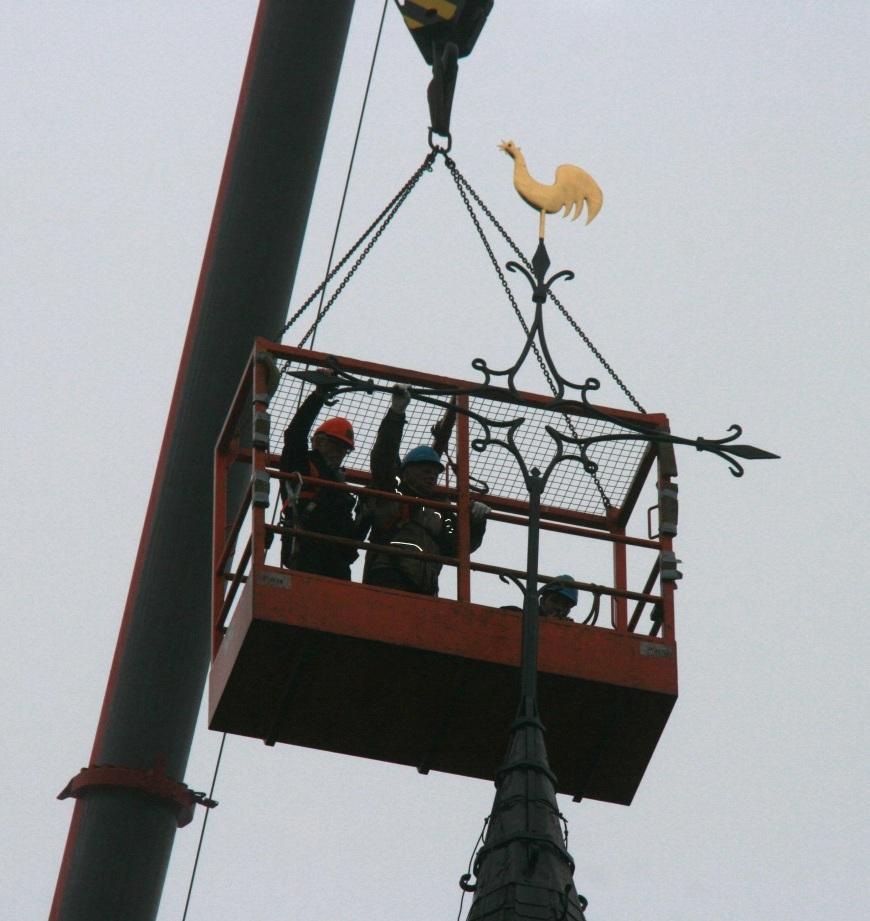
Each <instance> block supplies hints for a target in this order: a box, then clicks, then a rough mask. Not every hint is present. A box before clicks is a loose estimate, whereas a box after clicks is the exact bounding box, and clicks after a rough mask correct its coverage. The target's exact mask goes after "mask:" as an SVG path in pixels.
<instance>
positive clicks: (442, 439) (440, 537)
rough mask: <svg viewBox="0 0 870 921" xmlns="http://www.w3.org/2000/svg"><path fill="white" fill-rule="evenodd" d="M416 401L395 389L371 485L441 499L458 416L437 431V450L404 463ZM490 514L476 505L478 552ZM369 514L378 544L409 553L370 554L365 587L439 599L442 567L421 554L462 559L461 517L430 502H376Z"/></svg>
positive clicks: (415, 453) (418, 450)
mask: <svg viewBox="0 0 870 921" xmlns="http://www.w3.org/2000/svg"><path fill="white" fill-rule="evenodd" d="M410 401H411V396H410V393H409V391H408V387H407V386H405V385H400V384H397V385H396V386H395V387H393V393H392V397H391V400H390V407H389V409H388V410H387V412H386V415H385V416H384V418H383V419H382V420H381V424H380V427H379V428H378V434H377V437H376V439H375V444H374V447H373V448H372V452H371V457H370V461H371V472H372V480H371V485H372V487H373V488H375V489H379V490H383V491H388V492H398V493H401V494H402V495H405V496H417V497H418V498H420V499H432V498H434V496H435V494H436V488H437V486H438V478H439V477H440V476H441V474H442V473H443V472H444V464H443V462H442V460H441V451H444V450H446V448H447V443H448V441H449V440H450V429H451V428H452V425H453V417H452V414H451V413H450V412H448V413H446V414H445V417H444V418H442V420H441V421H440V422H439V423H438V425H436V426H435V428H434V430H433V435H434V446H429V445H418V446H417V447H415V448H412V449H411V450H410V451H408V452H407V453H406V454H405V455H404V456H403V457H402V458H401V460H400V457H399V447H400V445H401V442H402V432H403V430H404V428H405V421H406V418H405V410H406V409H407V408H408V404H409V403H410ZM488 514H489V508H488V507H487V506H486V505H484V504H483V503H482V502H473V503H472V504H471V521H470V527H469V531H470V537H471V549H472V550H476V549H477V548H478V547H479V546H480V544H481V542H482V540H483V533H484V531H485V529H486V518H487V515H488ZM368 515H369V519H370V521H371V526H372V532H371V537H370V540H371V541H372V543H375V544H382V545H384V546H392V547H395V548H397V549H401V550H403V551H406V552H405V553H404V554H401V555H400V554H395V553H383V552H379V551H378V550H376V549H372V550H369V551H368V552H367V553H366V562H365V569H364V571H363V582H365V583H367V584H368V585H379V586H381V587H383V588H398V589H402V590H404V591H408V592H416V593H417V594H420V595H437V594H438V577H439V575H440V573H441V563H438V562H437V561H435V560H425V559H420V558H419V556H417V555H416V554H419V553H432V554H437V555H438V556H455V555H456V540H457V527H456V515H455V513H454V512H452V511H445V510H443V509H435V508H431V507H429V506H428V505H425V504H424V503H420V504H416V503H414V504H412V503H408V502H395V501H392V500H390V499H383V498H375V499H372V500H370V501H369V503H368Z"/></svg>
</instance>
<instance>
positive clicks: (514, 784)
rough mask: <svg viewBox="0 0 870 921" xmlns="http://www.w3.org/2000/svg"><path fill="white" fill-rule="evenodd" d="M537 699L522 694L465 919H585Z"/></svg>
mask: <svg viewBox="0 0 870 921" xmlns="http://www.w3.org/2000/svg"><path fill="white" fill-rule="evenodd" d="M554 782H555V776H554V775H553V772H552V771H551V770H550V765H549V763H548V761H547V749H546V745H545V743H544V726H543V724H542V723H541V721H540V719H539V718H538V713H537V705H536V702H535V699H534V696H524V697H523V700H522V702H521V704H520V711H519V713H518V715H517V719H516V720H515V721H514V723H513V726H512V727H511V733H510V738H509V741H508V749H507V755H506V757H505V761H504V764H503V765H502V767H501V768H500V769H499V772H498V774H497V776H496V782H495V783H496V794H495V801H494V803H493V807H492V812H491V814H490V819H489V824H488V828H487V833H486V838H485V840H484V844H483V847H481V849H480V851H478V854H477V857H476V859H475V862H474V875H475V876H476V877H477V882H476V884H475V886H474V899H473V901H472V903H471V908H470V909H469V912H468V918H467V921H515V919H516V921H519V919H534V921H585V915H584V914H583V911H584V909H585V908H586V904H587V903H586V899H585V898H583V896H581V895H578V893H577V890H576V888H575V887H574V880H573V874H574V860H573V859H572V857H571V855H570V854H569V853H568V850H567V848H566V836H565V834H564V833H563V824H562V823H563V821H564V819H563V817H562V815H561V813H560V812H559V807H558V804H557V803H556V791H555V783H554Z"/></svg>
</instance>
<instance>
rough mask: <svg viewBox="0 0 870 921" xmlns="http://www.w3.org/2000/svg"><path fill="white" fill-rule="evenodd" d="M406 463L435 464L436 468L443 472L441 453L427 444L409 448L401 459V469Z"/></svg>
mask: <svg viewBox="0 0 870 921" xmlns="http://www.w3.org/2000/svg"><path fill="white" fill-rule="evenodd" d="M408 464H437V465H438V469H439V470H440V471H442V472H443V470H444V464H442V463H441V455H440V454H439V453H438V452H437V451H436V450H435V449H434V448H430V447H429V446H428V445H418V446H417V447H416V448H411V450H410V451H409V452H408V453H407V454H406V455H405V456H404V458H403V459H402V470H404V469H405V467H407V466H408Z"/></svg>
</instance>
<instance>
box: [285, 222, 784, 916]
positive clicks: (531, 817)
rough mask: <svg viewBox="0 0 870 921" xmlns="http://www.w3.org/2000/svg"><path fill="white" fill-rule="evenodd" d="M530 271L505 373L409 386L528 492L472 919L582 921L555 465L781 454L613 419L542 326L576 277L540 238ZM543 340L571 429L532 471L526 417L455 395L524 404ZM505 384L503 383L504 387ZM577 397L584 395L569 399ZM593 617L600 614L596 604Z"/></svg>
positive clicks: (334, 371)
mask: <svg viewBox="0 0 870 921" xmlns="http://www.w3.org/2000/svg"><path fill="white" fill-rule="evenodd" d="M531 266H532V270H533V271H532V272H529V271H528V270H527V269H526V268H525V267H524V266H522V265H520V264H519V263H516V262H509V263H507V268H508V270H509V271H511V272H519V273H520V274H522V275H524V276H525V277H526V279H527V280H528V282H529V284H530V285H531V288H532V301H533V302H534V305H535V315H534V319H533V321H532V323H531V324H530V326H529V329H528V333H527V335H526V339H525V342H524V344H523V347H522V349H521V350H520V354H519V356H518V357H517V360H516V361H515V362H514V363H513V364H512V365H511V366H510V367H508V368H505V369H503V370H494V369H492V368H490V367H489V365H488V364H487V363H486V361H485V360H484V359H483V358H475V359H474V360H473V361H472V367H474V368H475V370H477V371H478V372H480V374H482V375H483V380H482V382H480V383H479V384H478V385H475V386H471V387H469V388H467V389H465V390H456V389H452V390H448V391H445V390H443V389H438V388H413V387H412V388H411V389H410V395H411V397H412V398H413V399H417V400H420V401H423V402H427V403H432V404H435V405H437V406H440V407H442V408H443V409H445V410H447V411H452V412H461V413H463V414H465V415H467V416H468V417H470V418H472V419H474V421H475V422H477V424H478V425H479V426H480V427H481V430H482V432H483V434H482V435H481V436H480V437H477V438H474V439H473V440H472V441H471V447H472V448H473V449H474V450H475V451H486V450H488V449H490V448H502V449H504V450H506V451H508V452H509V453H510V454H511V455H512V456H513V458H514V460H515V462H516V464H517V466H518V468H519V470H520V472H521V474H522V477H523V480H524V483H525V486H526V489H527V491H528V495H529V513H528V520H529V531H528V545H527V560H526V579H525V585H524V600H523V617H522V661H521V675H520V700H519V707H518V710H517V716H516V719H515V720H514V723H513V725H512V726H511V730H510V737H509V741H508V749H507V755H506V758H505V761H504V763H503V764H502V767H501V768H500V769H499V771H498V773H497V775H496V794H495V800H494V803H493V808H492V813H491V815H490V819H489V823H488V827H487V832H486V837H485V840H484V843H483V846H482V847H481V849H480V850H479V851H478V853H477V856H476V858H475V861H474V867H473V869H474V873H473V874H468V875H466V876H463V877H462V879H461V880H460V885H461V887H462V888H463V890H465V891H467V892H473V893H474V898H473V901H472V904H471V908H470V910H469V914H468V921H519V919H523V918H535V919H540V921H584V918H585V916H584V910H585V908H586V905H587V902H586V899H585V898H584V897H583V896H581V895H579V894H578V893H577V890H576V888H575V886H574V882H573V873H574V861H573V859H572V858H571V855H570V854H569V853H568V850H567V846H566V835H565V834H564V833H563V823H564V819H563V817H562V816H561V814H560V812H559V808H558V804H557V801H556V793H555V789H556V788H555V777H554V775H553V773H552V771H551V770H550V766H549V763H548V761H547V750H546V744H545V741H544V726H543V724H542V723H541V720H540V717H539V714H538V699H537V674H538V552H539V538H540V508H541V496H542V495H543V493H544V490H545V488H546V486H547V482H548V480H549V479H550V476H551V474H552V473H553V471H554V470H555V469H556V467H557V466H558V465H559V464H562V463H566V462H573V463H579V464H581V465H582V466H583V469H584V470H585V471H586V472H587V473H589V474H590V475H593V476H594V475H595V473H596V471H597V470H598V465H597V464H596V462H595V461H594V460H593V459H592V458H591V457H590V456H589V449H590V448H591V446H592V445H594V444H598V443H601V442H606V441H636V440H642V441H648V442H656V443H659V444H661V443H667V444H679V445H687V446H690V447H694V448H696V450H698V451H701V452H705V453H710V454H715V455H717V456H718V457H721V458H722V459H723V460H725V461H726V462H727V463H728V465H729V469H730V471H731V473H732V474H733V475H734V476H742V475H743V472H744V470H743V467H742V466H741V464H740V463H739V461H738V460H737V458H740V459H742V460H754V459H761V458H775V457H777V455H775V454H772V453H770V452H769V451H764V450H761V449H760V448H755V447H753V446H751V445H743V444H735V443H734V442H735V440H736V439H737V438H739V437H740V435H741V434H742V429H741V428H740V426H739V425H732V426H731V427H730V429H729V431H730V432H731V434H730V435H726V436H724V437H722V438H718V439H708V438H702V437H698V438H694V439H691V438H684V437H682V436H679V435H672V434H671V433H670V432H668V431H665V430H663V429H657V428H654V427H652V426H648V425H644V424H642V423H638V422H634V421H631V420H628V419H626V418H625V417H623V416H614V415H612V414H610V413H608V412H607V411H606V410H604V409H602V408H600V407H598V406H595V405H594V404H592V403H590V402H589V399H588V397H589V394H590V393H593V392H595V391H597V390H598V389H599V388H600V386H601V384H600V382H599V381H598V380H597V379H596V378H594V377H588V378H586V380H585V381H584V382H583V383H582V384H577V383H573V382H571V381H569V380H567V379H566V378H564V377H563V376H562V375H561V374H560V373H559V370H558V368H557V367H556V365H555V363H554V361H553V358H552V355H551V354H550V350H549V347H548V345H547V339H546V334H545V331H544V322H543V305H544V304H545V303H546V301H547V299H548V296H549V292H550V288H551V286H552V285H553V284H554V283H555V282H556V281H558V280H560V279H566V280H570V279H572V278H573V277H574V275H573V273H572V272H570V271H567V270H563V271H559V272H556V273H555V274H554V275H551V276H549V277H547V271H548V270H549V267H550V259H549V256H548V254H547V250H546V247H545V246H544V241H543V240H542V239H541V240H539V243H538V248H537V251H536V252H535V255H534V258H533V259H532V262H531ZM535 343H537V346H538V349H539V351H540V354H541V355H542V356H543V362H544V364H545V366H546V369H547V370H548V371H549V373H550V375H551V376H552V381H553V394H554V395H553V399H552V401H550V402H549V403H548V404H546V408H548V409H550V410H555V411H557V412H561V413H562V414H563V415H564V418H565V420H566V422H567V424H568V427H569V428H570V429H571V432H572V434H571V435H566V434H565V433H564V432H561V431H559V430H558V429H556V428H555V427H553V426H551V425H547V426H546V427H545V430H546V432H547V434H548V435H549V436H550V438H552V440H553V446H554V450H553V453H552V455H551V457H550V459H549V461H548V463H547V464H546V466H545V467H544V469H543V471H541V470H540V469H538V468H537V467H531V468H530V467H529V465H528V464H527V463H526V460H525V458H524V457H523V454H522V452H521V450H520V448H519V446H518V445H517V443H516V439H515V435H516V433H517V431H518V430H519V428H520V427H521V426H522V425H523V423H524V422H525V421H526V420H525V418H524V417H522V416H519V417H517V418H515V419H508V420H503V419H490V418H488V417H486V416H484V415H482V414H481V413H478V412H475V411H473V410H471V409H468V408H463V407H461V406H459V405H457V404H456V401H455V397H456V396H457V395H458V394H460V393H464V394H467V395H469V396H486V394H487V392H490V393H491V392H492V391H493V390H494V389H499V390H501V392H502V393H504V389H503V388H498V383H501V382H503V383H504V384H506V389H507V392H508V394H509V395H510V396H511V397H513V398H515V399H516V401H517V403H518V404H521V403H522V398H521V394H520V392H519V390H518V388H517V385H516V378H517V375H518V373H519V371H520V370H521V368H522V367H523V365H524V363H525V361H526V358H527V357H528V355H529V353H530V352H531V351H532V350H533V347H534V346H535ZM289 373H291V374H292V375H293V376H294V377H298V378H301V379H303V380H305V381H308V382H310V383H313V384H320V385H324V386H327V387H329V388H330V389H331V390H332V394H333V398H334V397H337V396H338V395H340V394H341V393H344V392H355V391H363V392H368V393H374V392H377V391H381V392H388V391H389V390H390V389H391V388H390V387H388V386H385V385H383V384H375V383H374V381H372V380H362V379H360V378H358V377H356V376H355V375H353V374H352V373H350V372H348V371H346V370H344V369H342V368H341V366H340V364H339V363H338V362H337V361H333V362H331V365H330V370H329V371H291V372H289ZM500 379H502V380H501V381H500ZM570 391H577V393H578V394H579V397H572V396H570V395H569V394H570ZM570 414H581V415H585V416H589V417H592V418H595V419H599V420H603V421H606V422H609V423H611V424H612V425H614V426H616V427H617V428H616V430H615V431H611V432H609V433H607V434H604V435H583V436H582V437H581V436H579V435H577V434H576V433H575V430H574V428H573V426H572V425H571V422H570V418H569V415H570ZM592 613H597V606H595V607H594V608H593V612H590V614H592ZM472 875H473V876H475V877H476V881H474V882H472V879H471V877H472Z"/></svg>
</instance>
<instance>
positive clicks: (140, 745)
mask: <svg viewBox="0 0 870 921" xmlns="http://www.w3.org/2000/svg"><path fill="white" fill-rule="evenodd" d="M352 11H353V0H329V2H327V0H324V2H318V3H302V2H289V0H262V2H261V4H260V7H259V10H258V13H257V19H256V23H255V26H254V33H253V38H252V42H251V48H250V52H249V55H248V61H247V65H246V69H245V75H244V79H243V83H242V88H241V93H240V96H239V102H238V107H237V110H236V116H235V121H234V124H233V130H232V135H231V138H230V143H229V149H228V152H227V158H226V161H225V165H224V171H223V176H222V179H221V185H220V189H219V192H218V199H217V204H216V207H215V213H214V217H213V219H212V225H211V230H210V233H209V238H208V244H207V246H206V252H205V257H204V260H203V266H202V271H201V273H200V279H199V285H198V288H197V292H196V296H195V299H194V304H193V310H192V314H191V319H190V324H189V326H188V332H187V338H186V341H185V344H184V350H183V353H182V358H181V363H180V367H179V371H178V377H177V380H176V385H175V391H174V394H173V397H172V403H171V405H170V410H169V418H168V421H167V425H166V431H165V435H164V439H163V445H162V448H161V452H160V458H159V461H158V466H157V471H156V474H155V479H154V485H153V487H152V491H151V499H150V502H149V506H148V512H147V515H146V519H145V525H144V528H143V532H142V537H141V539H140V544H139V551H138V554H137V558H136V563H135V567H134V571H133V577H132V580H131V584H130V589H129V593H128V597H127V604H126V607H125V610H124V615H123V619H122V622H121V628H120V635H119V638H118V643H117V647H116V650H115V656H114V660H113V663H112V668H111V672H110V675H109V681H108V686H107V689H106V695H105V698H104V701H103V708H102V712H101V715H100V720H99V724H98V727H97V732H96V737H95V740H94V747H93V751H92V754H91V759H90V766H94V765H114V766H117V767H119V768H123V769H127V773H126V774H125V772H124V771H119V772H116V776H120V777H121V778H122V780H121V782H119V783H116V784H115V785H113V786H99V785H94V786H88V787H87V788H86V789H84V790H81V791H79V792H78V793H76V794H73V795H77V796H78V797H79V798H78V799H77V800H76V804H75V809H74V813H73V818H72V823H71V826H70V831H69V836H68V838H67V844H66V850H65V852H64V856H63V861H62V863H61V868H60V873H59V876H58V881H57V887H56V890H55V897H54V902H53V904H52V908H51V914H50V918H51V921H93V919H95V918H101V919H107V921H109V919H113V921H114V919H123V921H152V919H153V918H154V917H155V916H156V914H157V909H158V905H159V902H160V894H161V891H162V887H163V880H164V877H165V874H166V868H167V865H168V862H169V855H170V851H171V848H172V843H173V840H174V837H175V829H176V812H175V810H174V809H173V808H172V806H171V803H169V802H168V801H166V800H163V799H161V798H159V797H157V796H155V795H154V794H153V793H149V792H143V791H142V790H137V789H134V788H133V786H134V785H133V784H130V783H125V782H124V781H123V778H124V777H125V776H137V777H139V779H142V778H145V779H146V780H147V772H149V771H152V770H154V768H155V767H156V766H162V767H163V768H164V769H165V772H166V775H167V776H168V777H169V778H171V779H174V780H177V781H180V780H181V779H182V778H183V776H184V772H185V768H186V765H187V758H188V755H189V752H190V745H191V741H192V737H193V731H194V727H195V724H196V717H197V713H198V710H199V704H200V700H201V697H202V691H203V687H204V684H205V679H206V674H207V671H208V665H209V646H210V643H209V636H210V620H211V618H210V605H209V595H210V588H211V582H210V561H211V539H210V532H211V503H212V485H211V473H212V460H213V458H212V452H213V449H214V444H215V441H216V439H217V436H218V433H219V430H220V425H221V422H222V420H223V417H224V415H225V413H226V410H227V407H228V406H229V403H230V400H231V399H232V395H233V388H234V387H235V385H236V383H237V381H238V378H239V376H240V375H241V373H242V369H243V367H244V364H245V360H246V359H247V357H248V355H249V352H250V349H251V347H252V343H253V340H254V337H256V336H265V337H268V338H277V337H278V336H279V334H280V331H281V328H282V326H283V323H284V319H285V317H286V309H287V303H288V300H289V296H290V292H291V290H292V286H293V279H294V276H295V272H296V265H297V261H298V257H299V252H300V249H301V247H302V239H303V236H304V233H305V225H306V221H307V219H308V212H309V208H310V204H311V198H312V195H313V192H314V184H315V180H316V178H317V170H318V167H319V164H320V157H321V153H322V149H323V141H324V138H325V135H326V129H327V124H328V122H329V116H330V111H331V108H332V101H333V98H334V94H335V87H336V83H337V81H338V74H339V70H340V67H341V59H342V55H343V52H344V46H345V42H346V38H347V31H348V27H349V24H350V18H351V13H352ZM75 767H76V766H75V765H70V770H71V772H72V771H74V770H75Z"/></svg>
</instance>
